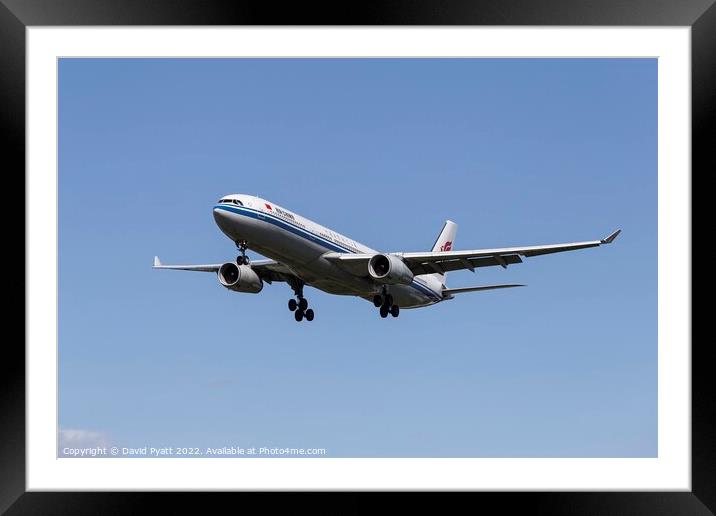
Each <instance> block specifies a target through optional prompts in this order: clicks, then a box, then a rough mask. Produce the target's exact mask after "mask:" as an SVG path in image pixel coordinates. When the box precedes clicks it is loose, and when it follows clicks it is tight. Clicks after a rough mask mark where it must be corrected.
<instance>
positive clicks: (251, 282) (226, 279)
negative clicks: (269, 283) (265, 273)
mask: <svg viewBox="0 0 716 516" xmlns="http://www.w3.org/2000/svg"><path fill="white" fill-rule="evenodd" d="M217 276H219V283H221V285H222V286H224V287H226V288H228V289H229V290H233V291H234V292H248V293H250V294H258V293H259V292H261V289H263V288H264V283H263V281H261V278H259V276H258V274H256V273H255V272H254V271H253V269H252V268H251V267H250V266H249V265H236V264H235V263H234V262H227V263H225V264H224V265H222V266H221V267H219V271H218V272H217Z"/></svg>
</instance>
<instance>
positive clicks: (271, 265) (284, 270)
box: [152, 256, 294, 283]
mask: <svg viewBox="0 0 716 516" xmlns="http://www.w3.org/2000/svg"><path fill="white" fill-rule="evenodd" d="M222 265H223V264H222V263H210V264H204V265H164V264H163V263H162V262H161V261H160V260H159V257H158V256H155V257H154V265H153V266H152V268H154V269H171V270H178V271H197V272H218V271H219V268H220V267H221V266H222ZM251 268H252V269H253V270H254V272H256V274H258V275H259V277H260V278H261V279H262V280H264V281H266V282H267V283H271V282H272V281H286V276H290V277H293V276H294V274H293V272H291V270H290V269H289V268H288V267H286V266H285V265H284V264H282V263H279V262H277V261H274V260H253V261H252V262H251Z"/></svg>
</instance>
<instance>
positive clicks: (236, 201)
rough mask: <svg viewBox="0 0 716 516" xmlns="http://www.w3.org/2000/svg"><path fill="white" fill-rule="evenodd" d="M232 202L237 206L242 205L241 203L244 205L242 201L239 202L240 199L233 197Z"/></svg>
mask: <svg viewBox="0 0 716 516" xmlns="http://www.w3.org/2000/svg"><path fill="white" fill-rule="evenodd" d="M234 204H238V205H239V206H243V205H244V203H243V202H241V201H240V200H238V199H234Z"/></svg>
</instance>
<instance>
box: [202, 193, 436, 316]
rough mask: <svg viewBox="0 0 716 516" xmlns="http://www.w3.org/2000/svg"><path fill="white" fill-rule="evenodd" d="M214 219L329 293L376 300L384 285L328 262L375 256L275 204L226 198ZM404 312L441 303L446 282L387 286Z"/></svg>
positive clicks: (418, 279)
mask: <svg viewBox="0 0 716 516" xmlns="http://www.w3.org/2000/svg"><path fill="white" fill-rule="evenodd" d="M214 220H215V221H216V224H217V225H218V226H219V228H220V229H221V231H223V232H224V234H225V235H226V236H228V237H229V238H230V239H231V240H232V241H234V242H239V241H245V242H246V243H247V246H248V248H249V249H251V250H253V251H256V252H257V253H259V254H262V255H264V256H266V257H268V258H271V259H272V260H276V261H278V262H280V263H282V264H283V265H285V266H286V267H288V268H289V269H290V270H291V271H292V272H293V273H294V274H295V275H296V276H298V277H299V278H301V280H303V281H304V282H305V283H306V284H307V285H310V286H313V287H315V288H318V289H320V290H323V291H325V292H329V293H331V294H341V295H353V296H360V297H363V298H365V299H368V300H372V299H373V296H374V295H375V294H378V293H380V292H381V288H382V287H383V286H382V285H380V284H377V283H375V282H374V281H373V280H372V279H371V278H370V277H369V276H368V271H367V270H366V274H365V277H359V276H356V275H354V274H351V273H349V272H347V271H344V270H343V269H342V268H340V266H338V265H335V264H334V263H332V262H329V261H328V260H326V259H325V258H323V255H324V254H326V253H333V252H339V253H377V251H375V250H373V249H370V248H369V247H366V246H364V245H363V244H361V243H359V242H356V241H355V240H352V239H350V238H348V237H345V236H343V235H341V234H340V233H336V232H335V231H332V230H330V229H328V228H326V227H324V226H321V225H320V224H316V223H315V222H312V221H310V220H308V219H306V218H304V217H301V216H300V215H297V214H296V213H293V212H291V211H289V210H287V209H285V208H283V207H281V206H278V205H276V204H274V203H272V202H269V201H266V200H264V199H261V198H259V197H254V196H250V195H240V194H236V195H227V196H225V197H223V198H222V199H221V201H219V203H217V204H216V205H215V206H214ZM387 289H388V292H389V293H390V294H391V295H392V296H393V298H394V300H395V303H396V304H397V305H399V306H400V307H401V308H416V307H419V306H427V305H431V304H434V303H437V302H440V301H442V300H443V294H442V289H443V285H442V283H441V282H440V281H439V280H438V279H437V278H436V277H435V276H433V275H431V274H425V275H420V276H415V278H414V279H413V282H412V283H411V284H410V285H388V286H387Z"/></svg>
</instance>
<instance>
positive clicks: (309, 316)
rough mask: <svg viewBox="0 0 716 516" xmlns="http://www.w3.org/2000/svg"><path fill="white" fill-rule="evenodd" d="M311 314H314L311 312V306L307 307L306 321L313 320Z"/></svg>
mask: <svg viewBox="0 0 716 516" xmlns="http://www.w3.org/2000/svg"><path fill="white" fill-rule="evenodd" d="M313 315H314V314H313V309H312V308H309V309H308V310H306V320H307V321H308V322H311V321H312V320H313Z"/></svg>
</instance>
